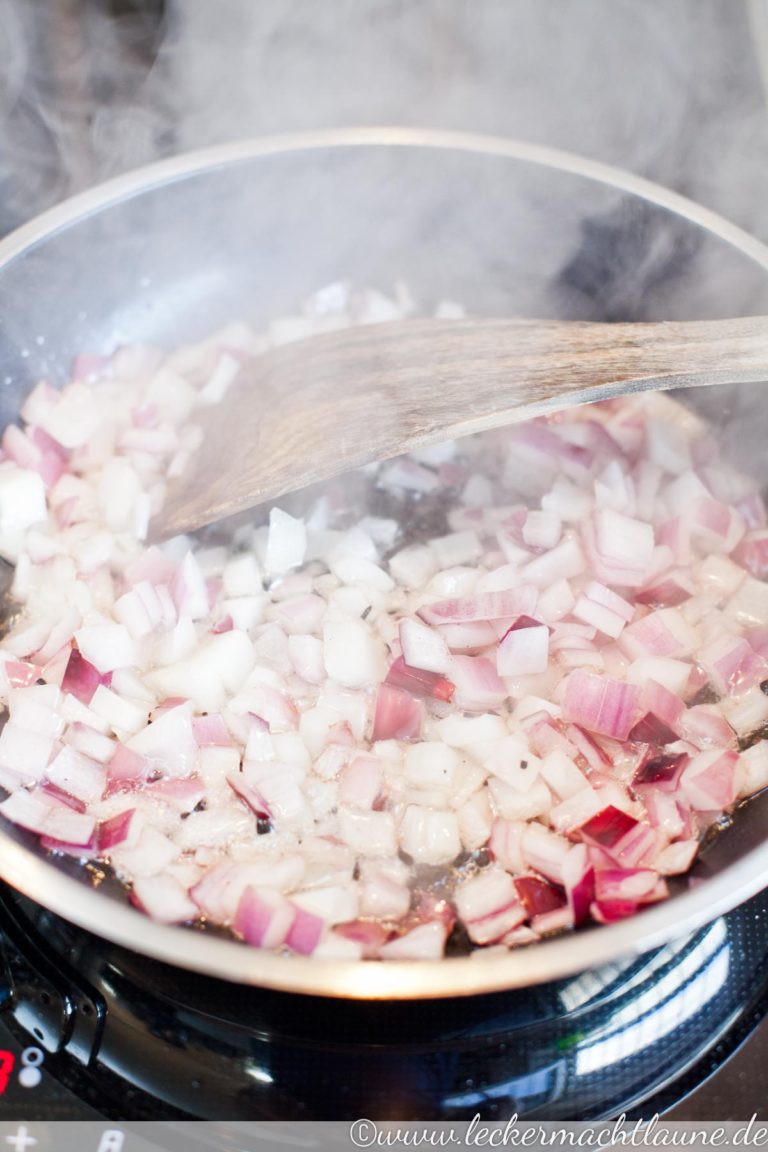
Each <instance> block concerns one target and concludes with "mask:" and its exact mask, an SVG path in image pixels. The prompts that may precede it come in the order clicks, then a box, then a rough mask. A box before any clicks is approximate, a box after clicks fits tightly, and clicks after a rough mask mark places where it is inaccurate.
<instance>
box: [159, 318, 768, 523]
mask: <svg viewBox="0 0 768 1152" xmlns="http://www.w3.org/2000/svg"><path fill="white" fill-rule="evenodd" d="M763 379H766V380H768V318H766V317H753V318H746V319H737V320H717V321H697V322H685V323H682V322H664V323H653V324H592V323H563V322H560V321H527V320H522V321H509V320H439V321H438V320H409V321H403V322H396V323H391V324H380V325H375V326H366V327H355V328H348V329H344V330H342V331H340V332H334V333H329V334H326V335H323V336H318V337H312V338H311V339H309V340H304V341H299V342H297V343H295V344H289V345H284V346H282V347H280V348H276V349H273V350H271V351H270V352H268V353H266V354H264V355H263V356H260V357H258V358H256V359H254V361H253V363H252V368H249V370H248V371H247V372H244V373H243V374H242V377H241V378H240V379H239V380H238V381H237V382H236V383H235V385H233V387H232V388H231V389H230V391H229V392H228V393H227V395H226V396H225V398H224V400H223V402H222V403H221V404H219V405H217V406H215V407H214V408H212V409H210V410H209V411H208V412H206V414H205V419H204V421H203V423H204V441H203V447H202V448H201V450H200V454H199V459H196V461H195V462H194V465H193V467H194V474H193V475H187V476H185V477H183V478H182V479H181V480H180V481H177V482H175V483H174V484H173V485H172V486H171V489H170V492H169V496H168V500H167V503H166V507H165V508H164V510H163V512H162V514H161V515H160V516H159V517H158V518H157V520H156V521H155V522H154V523H153V532H154V535H155V538H158V537H161V536H168V535H172V534H174V533H175V532H180V531H188V530H192V529H194V528H197V527H200V526H202V525H203V524H205V523H210V522H212V521H214V520H217V519H219V518H221V517H224V516H229V515H232V514H233V513H235V512H238V511H241V510H242V509H244V508H248V507H251V506H253V505H255V504H258V503H261V502H262V501H264V500H268V499H274V498H276V497H278V496H280V495H282V494H283V493H285V492H288V491H295V490H297V489H299V488H303V487H305V486H306V485H307V484H311V483H314V482H316V481H318V480H324V479H327V478H329V477H330V476H333V475H337V474H339V473H342V472H345V471H347V470H349V469H351V468H355V467H358V466H360V465H362V464H365V463H369V462H370V461H373V460H381V459H387V458H389V457H392V456H395V455H399V454H400V453H401V452H407V451H409V450H411V449H413V448H416V447H418V446H420V445H423V444H428V443H434V442H437V441H439V440H446V439H450V438H452V437H456V436H464V435H467V434H468V433H471V432H479V431H482V430H485V429H488V428H493V427H498V426H500V425H503V424H508V423H511V422H513V421H518V420H523V419H527V418H529V417H531V416H533V415H536V414H537V413H539V412H542V411H545V410H553V409H557V408H563V407H566V406H568V405H570V404H575V403H586V402H589V401H593V400H600V399H608V398H610V397H612V396H616V395H619V394H622V393H625V392H628V391H640V390H644V389H651V388H652V389H666V388H679V387H690V386H693V385H704V384H716V383H725V382H741V381H754V380H763ZM630 382H631V383H630Z"/></svg>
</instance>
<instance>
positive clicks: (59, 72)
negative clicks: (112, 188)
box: [0, 0, 768, 236]
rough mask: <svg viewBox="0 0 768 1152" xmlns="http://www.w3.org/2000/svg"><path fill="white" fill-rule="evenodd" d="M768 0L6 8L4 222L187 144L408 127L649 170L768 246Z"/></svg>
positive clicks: (99, 3)
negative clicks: (453, 131) (488, 137)
mask: <svg viewBox="0 0 768 1152" xmlns="http://www.w3.org/2000/svg"><path fill="white" fill-rule="evenodd" d="M767 26H768V24H767V22H766V17H765V15H764V14H763V0H745V2H744V3H743V4H742V3H741V2H739V3H734V4H728V5H724V4H722V3H720V2H719V0H673V2H672V3H670V0H646V2H645V3H643V4H637V3H635V2H634V0H561V2H560V3H558V4H556V5H542V4H541V3H540V0H514V2H511V0H480V2H478V3H467V2H466V0H422V2H421V3H419V4H413V3H409V2H407V0H365V2H363V3H361V2H359V0H324V3H322V4H320V3H317V0H260V2H259V3H253V2H252V0H215V3H212V2H211V0H0V45H1V47H2V59H3V68H2V69H1V70H0V72H1V73H2V74H1V75H0V149H1V152H0V227H2V229H3V230H7V229H8V228H10V227H11V226H12V225H13V224H16V223H19V222H21V221H22V220H23V219H25V218H27V217H29V216H31V215H33V214H34V213H35V212H37V211H39V210H41V209H42V208H45V207H47V206H48V205H50V204H51V203H54V202H55V201H57V200H59V199H61V198H62V197H63V196H65V195H67V194H69V193H71V192H73V191H76V190H78V189H80V188H83V187H86V186H87V185H89V184H91V183H93V182H95V181H98V180H100V179H103V178H105V177H107V176H110V175H113V174H115V173H118V172H121V171H124V170H126V169H128V168H131V167H134V166H136V165H138V164H142V163H146V162H148V161H150V160H153V159H156V158H158V157H160V156H164V155H168V154H169V153H173V152H176V151H181V150H185V149H188V148H194V147H199V146H201V145H205V144H213V143H218V142H221V141H223V140H231V139H236V138H239V137H243V136H250V135H261V134H266V133H272V132H285V131H291V130H297V129H308V128H320V127H328V126H339V125H345V124H383V123H408V124H419V125H426V126H436V127H449V128H466V129H470V130H473V131H480V132H491V133H499V134H502V135H508V136H518V137H521V138H523V139H528V140H534V141H537V142H539V143H547V144H551V145H553V146H556V147H562V148H567V149H569V150H572V151H576V152H581V153H583V154H586V155H589V156H593V157H596V158H599V159H602V160H607V161H609V162H611V163H614V164H618V165H620V166H622V167H626V168H630V169H633V170H635V171H638V172H641V173H643V174H644V175H648V176H650V177H652V178H654V179H657V180H660V181H661V182H663V183H667V184H670V185H671V186H673V187H676V188H677V189H678V190H680V191H683V192H685V193H687V194H688V195H691V196H693V197H694V198H698V199H700V200H701V201H702V202H704V203H706V204H707V205H708V206H710V207H713V208H715V209H717V210H720V211H722V212H724V213H725V214H726V215H729V216H730V217H731V218H734V219H736V220H737V221H738V222H739V223H741V224H742V225H743V226H745V227H746V228H748V229H750V230H752V231H754V232H756V233H757V234H759V235H762V236H768V195H766V192H768V188H766V181H767V179H768V177H767V176H766V173H768V163H767V161H768V115H767V114H766V108H765V92H764V89H763V80H762V75H763V70H762V69H761V67H760V60H761V58H762V55H763V54H765V53H766V51H768V47H767V45H768V34H766V27H767Z"/></svg>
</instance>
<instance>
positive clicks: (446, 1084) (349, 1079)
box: [0, 888, 768, 1121]
mask: <svg viewBox="0 0 768 1152" xmlns="http://www.w3.org/2000/svg"><path fill="white" fill-rule="evenodd" d="M0 924H1V925H2V952H3V962H4V976H3V980H2V986H1V987H0V999H1V1000H2V1010H1V1011H0V1119H14V1120H15V1119H20V1120H27V1121H29V1120H46V1119H102V1118H103V1119H105V1120H112V1121H114V1120H146V1119H159V1120H174V1119H210V1120H222V1119H228V1120H236V1119H237V1120H285V1119H293V1120H296V1119H306V1120H318V1119H334V1120H342V1119H355V1118H358V1117H360V1116H366V1117H369V1118H375V1119H381V1120H384V1119H406V1118H408V1119H467V1118H471V1117H472V1116H474V1115H475V1114H477V1113H479V1114H480V1115H481V1116H482V1117H483V1118H486V1119H495V1120H504V1119H506V1118H508V1117H510V1116H511V1115H513V1114H514V1113H517V1114H518V1115H519V1116H520V1117H521V1118H528V1119H548V1120H561V1119H597V1118H603V1117H610V1116H615V1115H618V1114H619V1113H621V1112H626V1113H627V1114H628V1115H629V1116H631V1117H634V1118H638V1117H646V1118H647V1117H650V1116H652V1115H653V1114H654V1113H655V1112H660V1113H661V1112H665V1111H667V1110H669V1109H672V1112H671V1115H673V1116H674V1117H675V1118H676V1119H704V1118H710V1117H711V1118H714V1119H719V1120H724V1119H744V1118H749V1116H751V1115H752V1114H753V1113H756V1114H757V1115H758V1117H762V1118H765V1117H768V1110H767V1109H766V1107H765V1105H764V1104H763V1095H764V1093H763V1088H764V1085H765V1077H764V1075H763V1074H762V1073H761V1072H760V1069H761V1068H765V1067H766V1062H765V1059H764V1057H765V1056H768V1023H767V1024H762V1026H761V1021H762V1019H763V1016H764V1015H765V1010H766V1006H767V1005H768V963H766V961H767V960H768V897H767V896H759V897H756V898H755V899H753V900H752V901H750V902H749V903H747V904H745V905H744V906H743V907H742V908H740V909H738V910H737V911H735V912H733V913H730V914H729V915H728V916H725V917H722V918H720V919H718V920H716V921H715V922H714V923H713V924H711V925H709V926H708V927H706V928H705V929H702V930H700V931H699V932H697V933H695V934H694V935H693V936H690V937H687V938H685V939H682V940H678V941H675V942H673V943H671V944H669V945H666V946H665V947H663V948H661V949H659V950H657V951H655V952H651V953H648V954H647V955H645V956H643V957H639V958H638V957H635V958H632V959H629V960H627V961H624V962H621V963H614V964H610V965H607V966H605V967H603V968H599V969H594V970H591V971H590V972H587V973H584V974H582V975H580V976H577V977H574V978H571V979H568V980H563V981H559V982H557V983H554V984H548V985H544V986H540V987H537V988H532V989H528V990H525V991H518V992H514V991H513V992H508V993H500V994H495V995H489V996H482V997H474V998H467V999H459V1000H453V1001H446V1000H432V1001H429V1000H427V1001H420V1002H414V1003H410V1002H409V1003H385V1004H376V1003H371V1004H361V1003H355V1002H351V1001H347V1002H341V1001H332V1000H326V999H321V998H311V997H302V996H291V995H287V994H284V993H277V992H269V991H265V990H260V989H252V988H243V987H239V986H235V985H231V984H227V983H225V982H223V981H219V980H214V979H210V978H206V977H201V976H198V975H196V974H194V973H190V972H185V971H183V970H181V969H176V968H172V967H170V966H168V965H164V964H159V963H156V962H153V961H149V960H147V959H145V958H143V957H139V956H137V955H135V954H133V953H131V952H129V951H127V950H125V949H122V948H119V947H117V946H115V945H111V944H109V943H107V942H105V941H103V940H99V939H97V938H96V937H93V936H90V935H89V934H88V933H84V932H82V931H81V930H79V929H76V928H74V927H73V926H72V925H69V924H67V923H66V922H65V921H63V920H61V919H59V918H58V917H55V916H53V915H52V914H50V913H48V912H45V911H43V910H41V909H39V908H38V907H37V906H36V905H33V904H31V903H30V902H28V901H25V900H22V899H21V898H19V897H17V896H15V895H13V894H11V893H10V892H9V891H8V890H7V889H2V888H0ZM478 963H482V960H478ZM753 1033H754V1034H753ZM743 1044H745V1047H743V1048H742V1047H741V1046H742V1045H743ZM740 1048H741V1051H739V1049H740ZM734 1052H735V1053H736V1054H735V1055H733V1053H734Z"/></svg>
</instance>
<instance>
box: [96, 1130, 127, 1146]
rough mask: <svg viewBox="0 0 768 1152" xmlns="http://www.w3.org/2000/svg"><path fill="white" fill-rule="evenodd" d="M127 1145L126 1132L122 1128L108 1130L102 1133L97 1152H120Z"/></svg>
mask: <svg viewBox="0 0 768 1152" xmlns="http://www.w3.org/2000/svg"><path fill="white" fill-rule="evenodd" d="M124 1143H125V1132H123V1130H122V1128H107V1130H106V1132H102V1134H101V1140H99V1147H98V1149H97V1152H120V1150H121V1149H122V1147H123V1144H124Z"/></svg>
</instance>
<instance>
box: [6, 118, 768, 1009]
mask: <svg viewBox="0 0 768 1152" xmlns="http://www.w3.org/2000/svg"><path fill="white" fill-rule="evenodd" d="M337 279H346V280H349V281H351V282H353V283H355V284H356V285H359V286H373V287H380V288H383V289H385V290H387V289H389V288H390V286H391V285H392V283H393V282H394V281H396V280H398V279H400V280H402V281H404V282H405V283H407V285H408V287H409V289H410V291H411V292H412V294H413V296H414V297H415V299H416V300H417V301H419V303H420V305H421V306H422V307H423V308H424V309H425V310H428V309H430V308H431V307H434V305H435V304H436V303H437V302H438V301H439V300H442V299H446V298H449V299H454V300H459V301H461V302H463V303H464V304H465V305H466V307H467V308H468V310H469V311H470V312H472V313H474V314H476V315H485V316H531V317H542V318H545V317H553V318H562V319H595V320H598V319H599V320H605V319H608V320H650V319H660V318H665V317H666V318H670V319H681V320H685V319H696V318H702V319H703V318H710V317H718V316H735V315H740V314H741V315H748V314H760V313H765V312H766V311H768V249H766V248H765V247H764V246H763V245H762V244H760V243H759V242H758V241H756V240H755V239H753V238H752V237H750V236H748V235H747V234H745V233H743V232H742V231H740V230H739V229H738V228H736V227H735V226H733V225H731V224H729V223H728V222H727V221H725V220H723V219H721V218H720V217H718V216H716V215H715V214H714V213H712V212H710V211H708V210H706V209H705V208H702V207H700V206H698V205H696V204H694V203H692V202H690V201H688V200H686V199H684V198H683V197H681V196H678V195H676V194H674V193H672V192H669V191H667V190H665V189H663V188H660V187H658V186H656V185H653V184H650V183H649V182H647V181H645V180H642V179H640V178H638V177H635V176H632V175H630V174H627V173H622V172H619V171H616V170H614V169H610V168H607V167H605V166H603V165H600V164H596V163H593V162H591V161H588V160H583V159H580V158H578V157H574V156H570V155H568V154H565V153H559V152H554V151H550V150H548V149H545V148H541V147H537V146H534V145H530V144H525V143H520V142H514V141H509V140H501V139H495V138H490V137H479V136H468V135H464V134H456V133H446V132H435V131H420V130H411V129H360V130H344V131H338V132H328V133H323V134H312V135H304V136H295V137H283V138H275V139H269V140H260V141H255V142H245V143H240V144H231V145H226V146H224V147H219V148H214V149H209V150H206V151H200V152H195V153H191V154H189V155H185V156H180V157H178V158H175V159H173V160H169V161H165V162H162V163H160V164H156V165H153V166H151V167H149V168H145V169H143V170H141V171H138V172H136V173H132V174H129V175H127V176H124V177H121V178H119V179H117V180H113V181H111V182H109V183H107V184H104V185H102V186H101V187H99V188H95V189H93V190H92V191H89V192H86V193H84V194H82V195H80V196H77V197H75V198H74V199H72V200H69V201H68V202H66V203H64V204H62V205H60V206H58V207H56V208H54V209H53V210H52V211H50V212H47V213H46V214H45V215H43V216H41V217H39V218H38V219H37V220H34V221H32V222H31V223H29V224H27V225H25V226H24V227H22V228H21V229H19V230H18V231H17V232H15V233H14V234H12V235H11V236H9V237H8V238H7V239H5V240H4V241H3V242H2V243H0V426H4V425H5V424H6V423H7V422H8V421H10V420H13V419H15V418H16V415H17V413H18V410H19V407H20V405H21V403H22V400H23V398H24V396H25V395H26V393H27V392H28V390H29V389H30V388H31V387H32V385H33V384H34V383H35V382H36V381H37V380H38V379H40V378H41V377H45V378H47V379H48V380H50V381H51V382H53V383H55V384H58V383H61V382H63V381H64V380H66V378H67V368H68V365H69V363H70V362H71V359H72V357H73V356H74V355H75V354H77V353H78V352H81V351H84V350H85V351H89V352H95V353H108V352H110V351H112V350H113V349H114V348H115V347H116V346H117V345H119V344H122V343H126V342H130V341H144V342H152V343H158V344H161V345H163V346H166V347H168V348H171V347H173V346H174V345H175V344H177V343H179V342H183V341H185V340H194V339H196V338H200V337H202V336H204V335H206V334H208V333H209V332H211V331H212V330H213V329H215V328H216V327H217V326H218V325H220V324H222V323H224V322H226V321H229V320H232V319H235V318H245V319H248V320H250V321H252V322H253V323H254V324H256V325H257V326H258V325H259V324H263V323H266V322H268V321H269V320H270V319H271V318H274V317H278V316H281V315H284V314H287V313H290V312H291V311H292V310H294V309H295V308H296V307H297V305H298V304H299V303H300V301H301V300H302V299H304V298H305V297H306V296H308V295H309V294H311V293H312V292H313V291H315V290H317V289H318V288H320V287H322V286H323V285H325V284H327V283H329V282H330V281H333V280H337ZM693 402H694V403H697V400H696V398H694V401H693ZM700 403H706V405H707V409H708V412H709V415H710V416H713V417H714V418H715V419H716V422H717V426H718V429H720V430H721V432H722V438H723V441H724V445H725V450H726V452H728V451H729V450H730V451H732V452H734V453H736V455H737V458H738V461H739V463H740V465H741V466H742V467H747V468H749V467H752V468H753V469H757V475H758V476H759V475H760V469H761V468H765V460H764V457H763V455H762V445H764V444H765V443H766V442H768V438H767V434H768V403H766V401H765V398H764V396H763V385H755V386H751V385H750V386H745V385H741V386H738V387H727V388H722V389H715V390H708V393H707V395H706V398H705V399H704V398H702V400H701V402H700ZM766 817H768V797H766V796H762V797H758V798H756V799H755V800H754V801H752V802H751V803H750V804H749V805H747V806H746V807H745V808H744V809H743V810H741V811H739V812H738V813H737V814H736V817H735V819H734V821H733V826H732V827H730V828H728V829H726V830H725V831H723V832H722V833H721V834H719V835H718V836H717V837H716V838H715V840H714V841H713V843H712V844H711V845H710V846H709V847H708V849H707V850H706V851H705V852H704V854H703V855H702V857H701V858H700V860H699V862H698V864H697V865H696V867H695V869H694V872H693V874H692V877H691V879H690V880H688V879H686V880H685V881H683V882H681V884H680V885H679V891H677V892H675V894H674V895H673V896H672V897H671V899H669V900H668V901H666V902H664V903H661V904H658V905H655V906H653V907H651V908H648V909H646V910H645V911H643V912H642V913H641V914H640V915H638V916H636V917H634V918H631V919H629V920H624V921H621V922H620V923H617V924H614V925H610V926H607V927H591V928H585V929H583V930H579V931H578V932H575V933H570V934H566V935H563V936H560V937H556V938H553V939H551V940H547V941H544V942H541V943H537V944H535V945H533V946H531V947H527V948H521V949H518V950H515V951H511V952H509V953H508V954H506V955H501V956H500V955H498V954H496V953H493V954H491V955H489V956H487V957H486V956H479V957H476V958H474V959H473V958H469V957H462V958H450V959H446V960H443V961H439V962H431V961H428V962H420V961H398V962H387V963H383V964H379V963H371V962H355V963H353V962H349V961H344V962H342V961H332V960H323V961H318V960H312V959H308V958H304V957H282V956H277V955H273V954H271V953H268V952H261V951H259V950H257V949H253V948H249V947H248V946H247V945H245V944H241V943H240V942H238V941H236V940H234V939H232V940H230V939H224V938H221V937H218V936H215V935H213V934H210V933H207V932H205V931H198V930H194V929H188V928H182V927H172V926H165V925H160V924H156V923H153V922H151V921H150V920H148V919H147V918H145V917H144V916H142V915H141V914H140V913H139V912H137V911H135V910H134V909H133V908H131V907H130V906H129V905H128V903H127V902H126V898H125V895H124V893H123V892H122V890H121V889H120V888H119V886H118V885H111V884H109V883H103V884H101V885H95V884H94V881H93V876H92V875H91V873H90V872H89V871H88V869H87V868H85V867H84V866H82V865H80V864H78V863H77V862H74V861H72V860H69V859H62V858H53V857H50V856H48V855H47V854H46V853H45V852H44V851H43V850H42V849H41V848H40V846H39V845H38V843H37V841H36V839H35V838H34V837H33V836H31V835H29V834H28V833H26V832H24V830H22V829H19V828H16V827H14V826H12V825H10V824H8V823H7V822H5V821H0V876H1V877H2V878H3V879H4V880H5V881H7V882H8V883H9V884H11V885H12V886H14V887H15V888H17V889H18V890H20V891H21V892H23V893H24V894H25V895H26V896H28V897H29V898H31V899H32V900H34V901H36V902H37V903H39V904H40V905H43V906H45V907H47V908H49V909H51V910H52V911H54V912H56V913H58V914H59V915H61V916H63V917H65V918H66V919H68V920H70V921H72V922H74V923H75V924H77V925H79V926H81V927H83V928H85V929H88V930H89V931H91V932H93V933H95V934H97V935H100V936H102V937H106V938H107V939H109V940H112V941H114V942H116V943H119V944H122V945H125V946H127V947H129V948H131V949H133V950H134V951H136V952H139V953H143V954H145V955H147V956H152V957H155V958H157V959H160V960H164V961H166V962H169V963H171V964H175V965H180V966H182V967H185V968H189V969H193V970H195V971H198V972H202V973H208V974H210V975H215V976H218V977H223V978H225V979H228V980H231V981H233V982H239V983H246V984H253V985H261V986H265V987H271V988H276V989H283V990H286V991H293V992H302V993H313V994H316V995H318V994H319V995H327V996H336V997H351V998H361V999H383V998H398V999H407V998H423V997H443V996H456V995H471V994H475V993H483V992H491V991H496V990H500V989H505V988H513V987H522V986H525V985H531V984H536V983H540V982H544V981H548V980H553V979H556V978H559V977H563V976H566V975H569V974H572V973H575V972H577V971H581V970H584V969H587V968H590V967H593V966H596V965H599V964H602V963H606V962H608V961H611V960H614V959H617V958H619V957H622V956H629V955H631V954H636V953H639V952H642V951H645V950H648V949H651V948H653V947H656V946H659V945H661V944H663V943H664V942H666V941H668V940H670V939H671V938H673V937H675V936H679V935H682V934H685V933H689V932H691V931H693V930H694V929H696V928H698V927H699V926H701V925H702V924H705V923H706V922H708V921H709V920H712V919H714V918H716V917H717V916H719V915H720V914H722V913H724V912H726V911H728V910H729V909H731V908H733V907H735V906H736V905H737V904H738V903H740V902H742V901H744V900H746V899H747V898H748V897H749V896H751V895H753V894H754V893H755V892H757V891H758V890H759V889H760V888H761V887H763V886H764V884H765V883H767V882H768V841H766V839H765V835H764V829H765V827H766V826H767V825H766Z"/></svg>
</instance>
